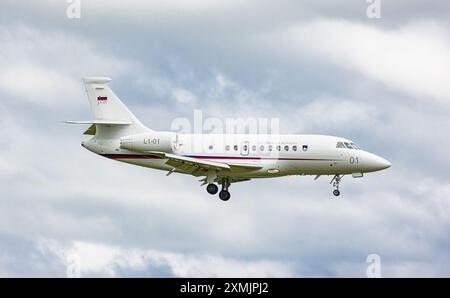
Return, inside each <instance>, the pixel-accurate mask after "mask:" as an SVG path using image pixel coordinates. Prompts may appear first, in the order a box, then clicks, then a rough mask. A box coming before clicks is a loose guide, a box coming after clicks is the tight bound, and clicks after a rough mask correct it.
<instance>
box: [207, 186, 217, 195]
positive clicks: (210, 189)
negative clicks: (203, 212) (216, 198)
mask: <svg viewBox="0 0 450 298" xmlns="http://www.w3.org/2000/svg"><path fill="white" fill-rule="evenodd" d="M206 191H207V192H208V193H209V194H211V195H215V194H216V193H217V192H218V191H219V187H218V186H217V185H215V184H214V183H211V184H208V186H207V187H206Z"/></svg>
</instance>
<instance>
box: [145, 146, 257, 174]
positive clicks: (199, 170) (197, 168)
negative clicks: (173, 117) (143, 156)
mask: <svg viewBox="0 0 450 298" xmlns="http://www.w3.org/2000/svg"><path fill="white" fill-rule="evenodd" d="M146 153H148V154H150V155H154V156H158V157H160V158H166V159H167V162H166V164H167V165H170V166H172V167H174V169H175V170H177V171H178V172H183V173H188V174H191V175H194V176H204V175H206V172H207V171H208V170H211V169H213V170H216V171H218V172H224V171H225V172H229V171H232V172H236V171H252V170H256V169H260V168H261V167H259V166H256V165H243V164H233V163H231V164H228V163H224V162H217V161H210V160H204V159H199V158H195V157H187V156H182V155H178V154H172V153H165V152H157V151H146Z"/></svg>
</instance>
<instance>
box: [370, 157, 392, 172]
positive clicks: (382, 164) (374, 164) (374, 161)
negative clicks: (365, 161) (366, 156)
mask: <svg viewBox="0 0 450 298" xmlns="http://www.w3.org/2000/svg"><path fill="white" fill-rule="evenodd" d="M371 155H372V156H371V161H370V167H371V168H372V170H374V171H381V170H384V169H387V168H389V167H390V166H391V163H390V162H389V161H387V160H386V159H384V158H382V157H380V156H378V155H375V154H371Z"/></svg>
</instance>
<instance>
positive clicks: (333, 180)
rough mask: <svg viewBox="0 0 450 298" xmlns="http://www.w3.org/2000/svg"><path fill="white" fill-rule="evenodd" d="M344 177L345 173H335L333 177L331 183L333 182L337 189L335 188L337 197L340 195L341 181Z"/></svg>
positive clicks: (334, 193) (334, 191) (334, 192)
mask: <svg viewBox="0 0 450 298" xmlns="http://www.w3.org/2000/svg"><path fill="white" fill-rule="evenodd" d="M343 177H344V175H334V177H333V179H331V182H330V184H331V183H333V187H335V188H336V189H335V190H333V195H334V196H335V197H337V196H339V195H340V194H341V192H340V191H339V182H341V179H342V178H343Z"/></svg>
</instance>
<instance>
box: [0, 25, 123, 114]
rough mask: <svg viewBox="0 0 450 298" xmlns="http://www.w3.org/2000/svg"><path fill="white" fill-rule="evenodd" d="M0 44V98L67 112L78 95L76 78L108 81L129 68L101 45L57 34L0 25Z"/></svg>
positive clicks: (80, 92)
mask: <svg viewBox="0 0 450 298" xmlns="http://www.w3.org/2000/svg"><path fill="white" fill-rule="evenodd" d="M0 44H2V47H1V48H0V61H1V64H2V67H1V69H0V91H1V92H2V93H4V94H3V96H4V98H3V99H2V100H8V98H13V99H14V100H20V101H24V102H28V103H34V104H41V105H53V106H64V107H66V108H73V107H74V106H75V105H77V104H78V103H79V101H77V100H76V99H77V98H79V97H84V92H83V89H82V84H81V78H82V77H84V76H89V75H91V74H92V75H94V74H95V75H109V76H113V77H114V76H119V75H120V74H122V73H123V72H124V71H126V70H128V69H129V68H130V64H129V62H128V61H126V60H124V59H118V58H116V57H114V56H112V55H110V54H109V53H108V52H105V51H104V50H102V48H101V47H97V46H95V45H93V44H91V43H89V42H86V41H84V40H81V39H79V38H77V37H73V36H67V35H64V34H62V33H60V32H47V31H40V30H38V29H30V28H27V27H23V26H22V27H13V28H8V29H7V28H5V27H0ZM9 100H11V99H9Z"/></svg>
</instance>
